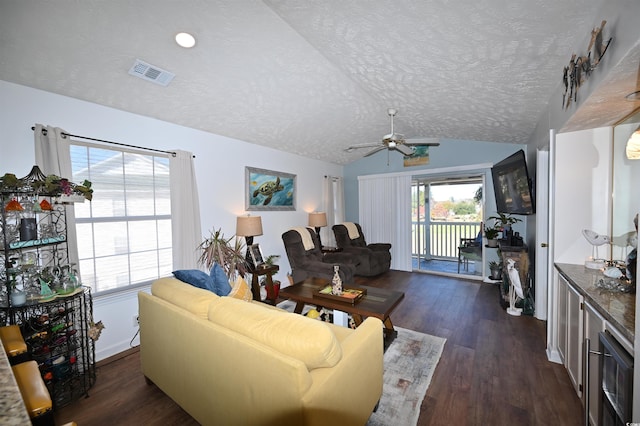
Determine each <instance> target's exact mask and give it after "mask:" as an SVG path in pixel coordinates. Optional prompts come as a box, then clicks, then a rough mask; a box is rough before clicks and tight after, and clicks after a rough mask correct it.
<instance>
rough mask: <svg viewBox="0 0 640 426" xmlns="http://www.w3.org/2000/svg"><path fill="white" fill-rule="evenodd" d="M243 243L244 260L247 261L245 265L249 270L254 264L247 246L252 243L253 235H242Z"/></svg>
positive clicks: (253, 267) (252, 268)
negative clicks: (244, 248) (245, 250)
mask: <svg viewBox="0 0 640 426" xmlns="http://www.w3.org/2000/svg"><path fill="white" fill-rule="evenodd" d="M244 241H245V244H246V245H247V253H246V254H245V256H244V260H245V261H246V262H247V266H248V267H249V270H254V269H255V265H254V264H253V259H252V258H251V252H250V250H249V248H250V247H251V245H252V244H253V237H244Z"/></svg>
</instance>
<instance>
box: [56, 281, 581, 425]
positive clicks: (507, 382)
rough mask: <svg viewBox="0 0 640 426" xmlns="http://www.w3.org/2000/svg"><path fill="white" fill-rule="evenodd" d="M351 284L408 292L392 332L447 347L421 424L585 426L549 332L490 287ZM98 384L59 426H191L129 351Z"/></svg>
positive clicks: (104, 370) (62, 414) (103, 370)
mask: <svg viewBox="0 0 640 426" xmlns="http://www.w3.org/2000/svg"><path fill="white" fill-rule="evenodd" d="M357 282H358V283H359V284H366V285H370V286H373V287H381V288H394V289H397V290H401V291H404V292H405V298H404V300H403V301H402V303H401V304H400V305H399V306H398V308H397V309H396V311H394V313H393V314H392V316H391V319H392V321H393V322H394V325H397V326H399V327H404V328H408V329H412V330H416V331H420V332H423V333H428V334H432V335H436V336H441V337H445V338H446V339H447V343H446V345H445V348H444V352H443V354H442V358H441V359H440V362H439V364H438V367H437V368H436V371H435V374H434V377H433V380H432V382H431V385H430V386H429V389H428V391H427V394H426V396H425V398H424V401H423V403H422V406H421V407H420V419H419V421H418V424H419V425H514V424H517V425H579V424H581V423H582V406H581V403H580V400H579V399H578V397H577V395H576V393H575V392H574V390H573V387H572V386H571V383H570V381H569V376H568V375H567V373H566V371H565V369H564V367H563V366H561V365H558V364H554V363H551V362H549V361H547V359H546V355H545V335H546V331H545V326H546V323H545V322H543V321H539V320H537V319H535V318H533V317H528V316H522V317H512V316H509V315H507V313H506V312H505V311H504V310H503V309H502V308H501V307H500V304H499V299H498V289H497V287H495V285H492V284H484V283H479V282H476V281H466V280H458V279H453V278H447V277H441V276H434V275H426V274H419V273H406V272H398V271H390V272H389V273H386V274H383V275H381V276H379V277H375V278H373V279H370V278H367V279H364V278H357ZM97 375H98V376H97V380H96V384H95V385H94V387H93V388H92V389H91V390H90V396H89V397H88V398H83V399H81V400H79V401H77V402H75V403H73V404H72V405H70V406H67V407H64V408H62V409H60V410H59V411H58V412H57V413H56V421H57V424H63V423H65V422H68V421H71V420H74V421H76V422H77V423H78V425H80V426H90V425H106V424H109V425H195V424H197V423H196V422H195V421H194V420H193V419H192V418H191V417H190V416H189V415H188V414H187V413H185V412H184V411H183V410H182V409H181V408H180V407H178V406H177V405H176V404H175V403H174V402H173V401H172V400H171V399H170V398H168V397H167V396H165V395H164V394H163V393H162V391H160V390H159V389H158V388H156V387H155V386H153V385H152V386H148V385H147V384H146V383H145V380H144V378H143V376H142V374H141V373H140V365H139V356H138V352H137V350H135V349H134V350H130V351H128V352H127V353H126V354H124V356H121V357H113V359H109V360H104V361H101V362H100V363H98V369H97Z"/></svg>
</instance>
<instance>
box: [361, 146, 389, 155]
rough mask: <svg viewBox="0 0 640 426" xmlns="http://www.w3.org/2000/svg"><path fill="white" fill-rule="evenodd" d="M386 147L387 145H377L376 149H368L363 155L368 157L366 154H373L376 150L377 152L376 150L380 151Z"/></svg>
mask: <svg viewBox="0 0 640 426" xmlns="http://www.w3.org/2000/svg"><path fill="white" fill-rule="evenodd" d="M386 148H387V147H386V146H384V145H383V146H379V147H377V148H376V149H374V150H373V151H369V152H367V153H366V154H365V155H364V156H365V157H368V156H370V155H373V154H375V153H376V152H378V151H382V150H383V149H386Z"/></svg>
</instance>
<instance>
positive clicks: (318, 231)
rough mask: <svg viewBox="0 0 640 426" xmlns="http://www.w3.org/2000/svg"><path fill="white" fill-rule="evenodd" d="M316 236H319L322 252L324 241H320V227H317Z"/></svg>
mask: <svg viewBox="0 0 640 426" xmlns="http://www.w3.org/2000/svg"><path fill="white" fill-rule="evenodd" d="M316 235H318V243H319V244H320V250H322V240H321V239H320V227H319V226H316Z"/></svg>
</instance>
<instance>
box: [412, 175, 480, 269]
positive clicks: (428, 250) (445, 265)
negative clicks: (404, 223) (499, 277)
mask: <svg viewBox="0 0 640 426" xmlns="http://www.w3.org/2000/svg"><path fill="white" fill-rule="evenodd" d="M482 192H483V178H482V176H454V177H451V176H448V177H446V178H442V177H440V178H435V177H430V178H423V179H420V178H415V179H414V180H413V181H412V186H411V204H412V208H411V212H412V223H411V238H412V239H411V241H412V265H413V269H414V270H418V271H425V272H433V273H440V274H463V275H472V276H482V265H483V259H482V235H481V234H480V232H481V229H482V227H481V224H482V210H483V209H482ZM460 247H464V248H463V249H462V250H461V249H460Z"/></svg>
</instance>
